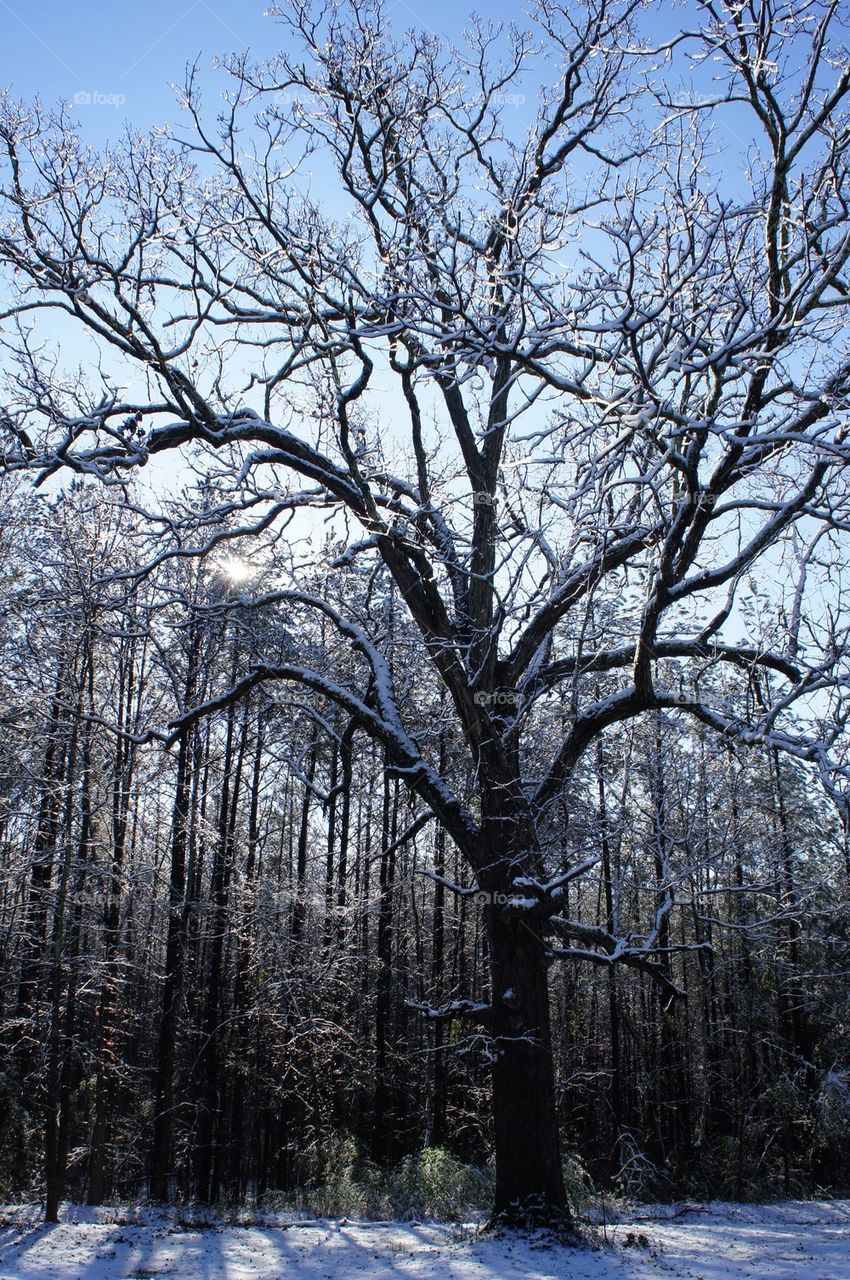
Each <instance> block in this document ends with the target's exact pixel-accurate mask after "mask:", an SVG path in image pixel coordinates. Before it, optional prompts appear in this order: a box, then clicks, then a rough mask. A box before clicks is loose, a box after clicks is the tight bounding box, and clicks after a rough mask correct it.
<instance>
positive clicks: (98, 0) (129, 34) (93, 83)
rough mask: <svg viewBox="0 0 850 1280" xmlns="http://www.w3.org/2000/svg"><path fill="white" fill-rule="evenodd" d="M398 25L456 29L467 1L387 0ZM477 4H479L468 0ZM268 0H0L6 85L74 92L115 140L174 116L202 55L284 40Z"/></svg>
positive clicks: (102, 132) (95, 127)
mask: <svg viewBox="0 0 850 1280" xmlns="http://www.w3.org/2000/svg"><path fill="white" fill-rule="evenodd" d="M387 7H388V10H389V11H390V12H391V13H392V17H393V20H394V21H395V22H397V24H398V26H399V29H400V30H404V29H406V28H408V27H411V26H413V27H419V28H430V29H431V30H433V31H435V32H438V33H439V34H441V35H446V36H451V35H455V34H459V32H460V30H461V29H462V27H463V25H464V22H465V18H466V14H467V7H466V5H465V4H461V5H458V4H456V3H455V4H453V3H451V0H428V2H427V3H424V2H423V0H414V3H413V4H412V5H411V4H408V3H407V0H395V2H394V3H392V2H391V3H389V4H388V6H387ZM469 7H470V8H471V7H472V4H470V6H469ZM264 8H265V3H264V0H237V2H236V3H230V4H228V3H227V0H144V2H143V3H141V4H127V3H123V4H116V3H114V0H112V2H110V3H107V2H106V0H83V3H82V4H80V5H79V6H76V5H69V4H68V3H67V0H0V21H2V27H3V41H2V48H1V49H0V87H3V88H11V89H12V90H13V92H14V93H15V94H16V95H17V96H19V97H22V98H25V99H30V98H33V97H34V96H35V95H36V94H38V95H39V96H40V97H41V99H42V101H43V102H44V103H45V105H52V104H54V103H55V102H57V101H60V100H61V101H70V102H74V101H75V100H76V113H77V117H78V119H79V121H80V127H81V129H82V131H83V133H84V135H85V137H86V139H87V140H88V141H90V142H92V143H100V142H103V141H105V140H106V139H108V138H109V139H112V138H115V137H116V136H117V135H118V134H119V133H120V132H121V130H122V128H123V125H124V123H125V122H126V121H129V122H130V123H132V124H133V125H135V126H137V127H139V128H147V127H149V126H150V125H153V124H157V123H160V122H162V121H164V120H166V119H173V118H174V116H175V115H176V109H175V106H174V98H173V94H172V92H171V90H170V89H169V87H168V86H169V83H171V82H173V81H179V80H181V79H182V75H183V69H184V67H185V65H186V63H187V62H190V61H194V59H195V58H197V57H198V56H199V55H200V58H201V65H202V66H205V67H207V68H209V67H210V66H211V64H212V60H213V58H214V57H215V56H221V55H224V54H227V53H231V52H235V51H242V50H245V49H246V48H249V49H250V50H251V51H252V53H254V54H255V55H256V56H257V57H264V56H266V55H270V54H272V53H273V52H275V50H276V49H277V47H278V46H279V44H280V42H281V38H282V37H283V34H284V33H283V31H282V30H281V28H280V27H279V25H278V24H276V23H275V22H274V20H273V19H271V18H268V17H265V16H264V12H263V11H264ZM486 13H487V16H488V17H493V18H503V19H504V20H505V21H511V20H519V21H520V22H521V21H522V14H521V12H520V11H519V10H518V8H517V6H516V5H514V4H510V3H508V2H507V0H495V5H492V4H488V5H487V7H486Z"/></svg>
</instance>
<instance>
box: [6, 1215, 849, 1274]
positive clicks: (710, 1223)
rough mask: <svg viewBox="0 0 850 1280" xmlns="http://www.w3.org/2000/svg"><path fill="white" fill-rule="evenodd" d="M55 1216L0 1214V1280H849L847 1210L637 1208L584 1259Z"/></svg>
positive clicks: (321, 1226) (144, 1218)
mask: <svg viewBox="0 0 850 1280" xmlns="http://www.w3.org/2000/svg"><path fill="white" fill-rule="evenodd" d="M62 1216H63V1219H64V1220H63V1222H62V1224H61V1225H59V1226H53V1227H48V1226H45V1225H44V1224H40V1223H39V1222H38V1209H37V1207H36V1206H24V1207H22V1206H14V1207H8V1208H6V1209H0V1280H154V1277H157V1278H158V1277H173V1278H174V1280H337V1278H340V1280H342V1278H344V1277H357V1276H362V1277H365V1278H366V1280H424V1278H425V1277H428V1278H429V1280H430V1278H431V1277H439V1280H491V1278H496V1280H662V1278H663V1280H679V1278H681V1280H792V1277H793V1280H850V1200H820V1201H786V1202H782V1203H778V1204H769V1205H739V1204H722V1203H718V1202H713V1203H705V1204H687V1205H684V1204H679V1205H668V1206H658V1205H652V1206H642V1207H639V1208H636V1209H633V1210H631V1211H630V1212H629V1213H627V1214H622V1215H620V1217H619V1218H618V1220H617V1221H616V1222H615V1223H613V1224H611V1223H609V1224H608V1225H606V1226H604V1227H602V1226H597V1227H595V1228H590V1229H589V1235H590V1236H591V1237H593V1239H594V1240H595V1247H594V1246H592V1245H591V1244H588V1245H587V1246H586V1247H581V1248H567V1247H565V1246H560V1245H559V1246H551V1245H547V1244H546V1242H545V1241H543V1240H539V1239H538V1240H535V1239H531V1240H529V1239H519V1238H517V1237H507V1238H504V1239H492V1238H482V1237H481V1236H479V1235H478V1233H477V1230H476V1228H475V1227H472V1226H467V1227H458V1226H453V1225H446V1224H438V1223H421V1224H420V1223H415V1222H404V1223H402V1222H385V1223H375V1222H353V1221H347V1220H346V1219H342V1220H339V1221H307V1220H304V1221H297V1222H293V1221H292V1220H291V1219H289V1220H286V1219H284V1218H283V1217H282V1216H275V1215H264V1216H260V1217H257V1216H255V1217H254V1218H253V1219H248V1218H247V1217H246V1219H245V1221H244V1223H240V1222H239V1221H238V1220H234V1219H233V1218H229V1219H227V1220H224V1219H222V1220H221V1221H216V1222H213V1223H210V1224H202V1223H201V1222H200V1220H199V1219H192V1218H191V1217H188V1216H186V1215H183V1216H182V1217H177V1216H175V1215H174V1214H173V1213H172V1214H171V1215H166V1214H164V1213H160V1212H156V1211H153V1210H149V1209H138V1208H136V1207H132V1208H131V1207H126V1208H124V1209H116V1208H114V1207H113V1208H111V1209H85V1208H82V1207H79V1206H75V1205H66V1206H64V1208H63V1215H62Z"/></svg>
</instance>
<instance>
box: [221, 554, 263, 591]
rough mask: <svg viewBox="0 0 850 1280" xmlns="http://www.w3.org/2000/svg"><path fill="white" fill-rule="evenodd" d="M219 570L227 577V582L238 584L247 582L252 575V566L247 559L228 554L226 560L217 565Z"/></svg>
mask: <svg viewBox="0 0 850 1280" xmlns="http://www.w3.org/2000/svg"><path fill="white" fill-rule="evenodd" d="M218 568H219V570H220V572H221V573H222V574H223V575H224V577H225V578H227V580H228V582H232V583H234V585H237V586H238V585H239V584H240V583H243V582H247V581H248V579H249V578H252V577H253V576H254V568H253V566H252V565H251V564H249V563H248V561H247V560H243V559H242V557H241V556H229V557H228V559H227V560H222V561H221V562H220V563H219V566H218Z"/></svg>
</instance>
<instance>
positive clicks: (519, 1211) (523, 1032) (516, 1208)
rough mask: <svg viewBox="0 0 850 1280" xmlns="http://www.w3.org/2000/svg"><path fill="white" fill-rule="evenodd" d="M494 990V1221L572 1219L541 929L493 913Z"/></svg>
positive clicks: (489, 911)
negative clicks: (569, 1207)
mask: <svg viewBox="0 0 850 1280" xmlns="http://www.w3.org/2000/svg"><path fill="white" fill-rule="evenodd" d="M486 915H487V937H488V941H489V949H490V975H491V982H492V991H493V1028H492V1029H493V1055H494V1057H493V1073H492V1080H493V1122H494V1131H495V1132H494V1136H495V1153H496V1193H495V1199H494V1204H493V1219H494V1221H495V1220H498V1221H499V1222H500V1223H504V1224H506V1225H527V1224H529V1223H534V1222H538V1223H541V1224H552V1223H556V1222H557V1223H559V1224H561V1225H565V1224H566V1223H567V1222H568V1220H569V1213H568V1210H567V1198H566V1193H565V1190H564V1176H563V1170H562V1167H561V1149H560V1141H559V1137H558V1116H557V1109H556V1105H555V1072H554V1064H553V1059H552V1039H551V1033H550V1026H549V983H548V962H547V958H546V952H545V947H544V944H543V942H542V940H541V938H540V937H539V936H538V934H537V933H536V931H535V927H534V926H533V925H532V924H530V923H527V922H526V921H525V920H523V919H521V918H519V919H517V918H510V917H506V915H505V913H504V911H503V909H502V907H501V906H500V904H499V903H494V904H491V905H489V906H488V907H487V908H486Z"/></svg>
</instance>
